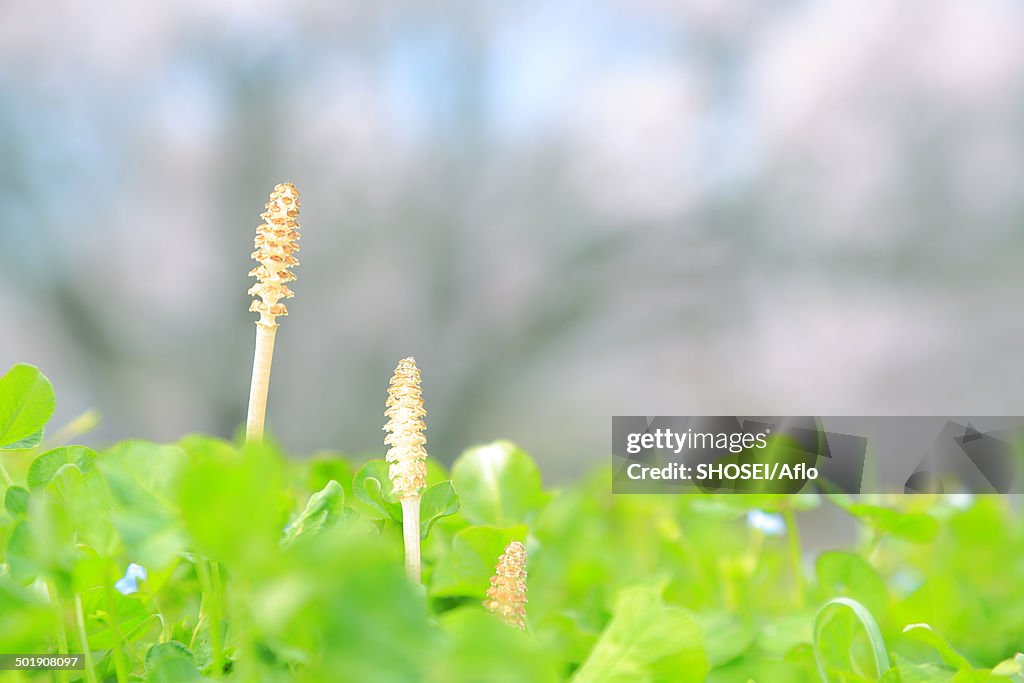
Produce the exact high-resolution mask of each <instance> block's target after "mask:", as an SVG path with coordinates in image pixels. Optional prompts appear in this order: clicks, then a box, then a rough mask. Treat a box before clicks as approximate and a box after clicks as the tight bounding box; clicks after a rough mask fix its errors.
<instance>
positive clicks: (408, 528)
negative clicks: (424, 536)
mask: <svg viewBox="0 0 1024 683" xmlns="http://www.w3.org/2000/svg"><path fill="white" fill-rule="evenodd" d="M402 536H403V538H404V539H405V573H406V574H407V575H408V576H409V580H410V581H413V582H415V583H419V582H420V497H419V496H410V497H408V498H402Z"/></svg>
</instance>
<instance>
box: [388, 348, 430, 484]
mask: <svg viewBox="0 0 1024 683" xmlns="http://www.w3.org/2000/svg"><path fill="white" fill-rule="evenodd" d="M384 414H385V415H386V416H387V417H388V423H387V424H386V425H384V431H386V432H388V435H387V436H385V437H384V443H385V444H386V445H387V446H389V447H390V448H388V454H387V461H388V462H389V463H391V467H390V468H389V470H388V473H389V474H390V476H391V483H392V485H393V486H394V493H395V495H396V496H398V497H399V498H414V497H417V496H419V495H420V494H421V493H422V492H423V488H424V487H425V486H426V483H427V462H426V460H427V451H426V449H425V448H424V444H426V443H427V437H426V436H425V435H424V434H423V430H424V429H426V428H427V427H426V425H425V424H423V416H424V415H426V414H427V411H426V410H424V409H423V393H422V391H421V389H420V369H419V368H418V367H416V359H415V358H412V357H411V356H410V357H409V358H403V359H402V360H401V361H399V363H398V367H397V368H395V374H394V376H393V377H392V378H391V384H390V386H388V401H387V410H385V411H384Z"/></svg>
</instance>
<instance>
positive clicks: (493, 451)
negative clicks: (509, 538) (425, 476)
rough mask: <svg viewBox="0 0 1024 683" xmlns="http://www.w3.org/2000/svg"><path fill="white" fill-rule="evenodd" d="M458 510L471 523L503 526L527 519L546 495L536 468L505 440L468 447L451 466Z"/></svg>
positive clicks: (542, 503) (542, 502)
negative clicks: (460, 509) (457, 493)
mask: <svg viewBox="0 0 1024 683" xmlns="http://www.w3.org/2000/svg"><path fill="white" fill-rule="evenodd" d="M452 480H453V481H454V483H455V488H456V490H458V492H459V499H460V501H461V504H462V512H463V514H465V516H466V518H467V519H468V520H469V521H470V522H472V523H473V524H493V525H496V526H507V525H509V524H522V523H524V522H527V521H529V520H530V519H532V518H533V516H534V515H535V514H536V513H537V512H538V511H539V510H540V509H541V508H542V507H543V506H544V503H545V502H546V501H547V496H546V495H545V493H544V490H543V488H542V486H541V476H540V470H538V469H537V466H536V465H535V464H534V462H533V460H532V459H531V458H530V456H529V455H527V454H526V452H525V451H523V450H521V449H520V448H518V447H517V446H515V444H513V443H511V442H508V441H495V442H494V443H491V444H487V445H486V446H478V447H476V448H471V449H469V450H468V451H466V452H465V453H463V454H462V455H461V456H460V457H459V459H458V460H456V461H455V464H454V465H453V466H452Z"/></svg>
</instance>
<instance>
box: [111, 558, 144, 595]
mask: <svg viewBox="0 0 1024 683" xmlns="http://www.w3.org/2000/svg"><path fill="white" fill-rule="evenodd" d="M146 577H147V575H146V568H145V567H143V566H142V565H141V564H135V563H134V562H132V563H131V564H130V565H128V569H127V570H126V571H125V573H124V576H123V577H121V578H120V579H118V580H117V582H116V583H115V584H114V588H116V589H117V592H118V593H121V594H122V595H131V594H132V593H138V592H139V581H145V580H146Z"/></svg>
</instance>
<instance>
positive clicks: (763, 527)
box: [747, 510, 786, 536]
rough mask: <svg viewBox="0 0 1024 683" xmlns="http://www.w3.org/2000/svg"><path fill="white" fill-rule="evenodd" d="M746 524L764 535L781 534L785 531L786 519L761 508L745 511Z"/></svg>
mask: <svg viewBox="0 0 1024 683" xmlns="http://www.w3.org/2000/svg"><path fill="white" fill-rule="evenodd" d="M747 524H748V525H749V526H750V527H751V528H752V529H757V530H758V531H760V532H761V533H763V534H765V535H766V536H782V535H783V534H784V533H786V520H785V519H783V518H782V515H775V514H771V513H768V512H763V511H761V510H751V511H750V512H748V513H747Z"/></svg>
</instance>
